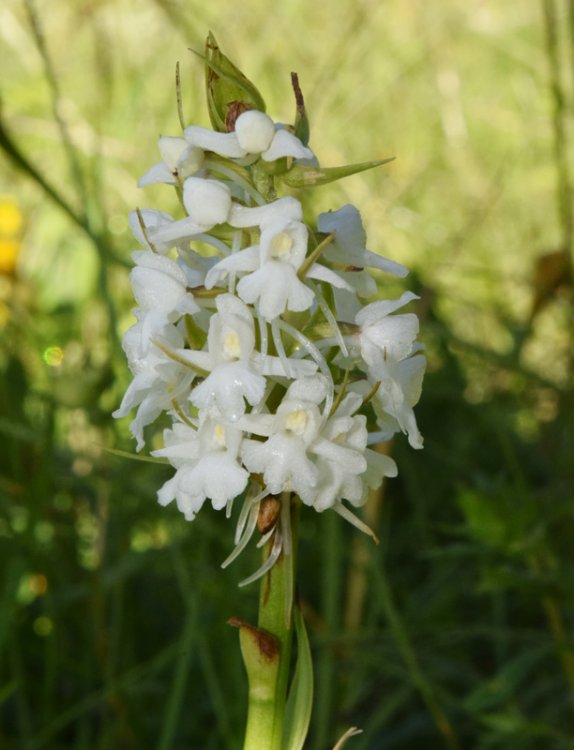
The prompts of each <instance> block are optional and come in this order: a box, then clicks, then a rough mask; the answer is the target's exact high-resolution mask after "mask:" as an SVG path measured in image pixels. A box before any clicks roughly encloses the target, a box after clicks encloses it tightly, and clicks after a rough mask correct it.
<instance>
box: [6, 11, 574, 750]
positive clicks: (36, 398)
mask: <svg viewBox="0 0 574 750" xmlns="http://www.w3.org/2000/svg"><path fill="white" fill-rule="evenodd" d="M209 29H211V30H212V31H213V32H214V34H215V36H216V37H217V39H218V41H219V43H220V45H221V47H222V49H223V50H224V51H225V52H226V53H227V54H228V55H229V56H230V57H231V58H232V59H233V60H234V61H236V62H237V63H238V64H239V66H240V67H241V68H242V69H243V70H244V72H245V73H246V74H247V75H248V76H249V77H250V78H251V79H252V80H253V81H254V82H255V83H256V84H257V86H258V88H259V89H260V91H261V92H262V93H263V95H264V97H265V99H266V101H267V103H268V111H269V112H270V114H271V115H272V116H273V117H274V118H275V119H278V120H284V121H289V120H292V117H293V113H294V103H293V100H292V92H291V90H290V82H289V73H290V72H291V71H292V70H294V71H297V72H298V73H299V78H300V83H301V86H302V89H303V92H304V94H305V98H306V103H307V108H308V112H309V115H310V119H311V146H312V148H313V150H314V151H315V152H316V153H317V154H318V156H319V158H320V160H321V162H322V164H323V165H325V166H334V165H337V164H343V163H350V162H357V161H364V160H367V159H371V158H377V157H386V156H390V155H396V156H397V157H398V158H397V160H396V161H395V162H393V163H392V164H391V165H390V166H386V167H383V168H382V169H381V170H379V171H376V170H375V171H374V172H369V173H365V174H361V175H357V176H354V177H351V178H349V179H347V180H345V181H343V182H340V183H337V184H335V185H330V186H326V187H323V188H320V189H318V190H317V191H316V192H314V193H313V195H312V200H313V206H314V210H315V211H316V212H317V213H318V212H319V211H323V210H326V209H329V208H338V207H339V206H340V205H342V204H343V203H344V202H349V201H350V202H352V203H355V204H356V205H357V206H358V207H359V208H360V209H361V211H362V213H363V217H364V220H365V225H366V227H367V231H368V235H369V247H370V249H372V250H377V251H379V252H383V253H384V254H385V255H387V256H388V257H391V258H393V259H395V260H398V261H400V262H403V263H405V264H407V265H409V267H411V268H412V273H411V275H410V277H409V279H408V280H407V284H408V288H411V289H414V290H415V291H417V292H418V293H419V294H420V296H421V300H420V304H419V314H420V316H421V320H422V338H423V339H424V341H425V344H426V347H427V353H428V359H429V372H428V376H427V379H426V383H425V388H424V391H423V397H422V400H421V402H420V404H419V407H418V412H417V414H418V421H419V426H420V428H421V430H422V432H423V434H424V436H425V450H424V451H422V452H416V453H415V452H413V451H411V450H410V449H409V448H408V446H407V445H406V440H405V439H403V438H401V439H397V440H396V442H395V443H394V444H393V446H392V451H393V454H394V456H395V458H396V459H397V461H398V463H399V467H400V476H399V478H398V479H396V480H393V481H391V482H389V483H388V485H387V486H386V487H385V488H384V494H383V495H380V496H378V497H376V498H372V499H371V501H370V504H369V505H368V506H367V507H366V509H365V513H366V516H367V518H368V519H369V521H370V522H371V523H372V524H374V525H375V526H376V530H377V533H378V535H379V536H380V538H381V540H382V543H381V545H380V546H379V547H378V548H374V547H373V546H372V544H371V543H370V542H367V541H366V540H363V539H360V538H358V536H359V535H358V532H356V531H355V530H354V529H352V528H347V527H346V526H344V524H342V523H340V519H338V517H336V516H335V514H329V513H326V514H323V515H321V516H318V515H316V514H312V513H309V514H308V515H306V516H304V518H303V523H302V542H301V545H302V547H301V560H300V566H301V571H300V588H301V596H302V600H303V605H304V608H305V612H306V615H307V621H308V623H309V630H310V637H311V642H312V647H313V653H314V658H315V664H316V678H317V690H316V706H315V710H314V717H313V723H312V733H311V737H310V740H309V743H308V746H307V747H308V748H309V750H327V748H331V747H333V745H334V744H335V742H336V740H337V738H338V737H339V736H340V735H341V734H342V732H343V731H344V730H345V729H346V728H347V727H348V726H350V725H356V726H360V727H362V728H363V730H364V732H363V734H362V735H360V736H357V737H355V738H353V739H352V740H350V741H349V745H348V747H349V748H354V749H356V750H367V749H369V750H375V749H377V750H379V749H383V750H391V749H405V750H410V749H411V748H412V749H414V748H422V747H424V748H429V749H430V750H433V749H434V748H450V749H451V750H453V749H455V748H460V750H463V749H464V750H467V749H469V748H473V749H474V748H476V749H480V750H483V749H484V750H486V749H487V748H488V749H490V748H493V749H494V748H505V749H506V748H508V749H509V750H514V749H515V748H521V750H528V749H530V748H532V749H533V750H540V749H545V748H553V749H554V748H556V749H558V750H561V749H567V748H572V747H574V700H573V696H574V643H573V640H572V627H573V617H574V611H573V603H574V567H573V563H574V557H573V555H572V550H573V548H574V523H573V512H574V460H573V459H574V435H573V426H574V425H573V411H574V399H573V395H574V390H573V382H574V379H573V373H574V357H573V351H574V349H573V343H574V341H573V339H574V326H573V305H572V250H573V246H572V231H573V228H572V200H571V199H572V174H573V162H572V156H573V154H572V148H573V145H572V139H573V138H574V85H573V82H574V2H572V0H570V1H569V0H541V1H540V2H536V1H535V0H532V2H510V1H509V0H503V1H500V0H466V2H464V3H461V2H458V0H441V2H440V3H436V2H435V3H430V2H425V0H336V1H335V2H333V3H331V4H317V5H312V4H310V3H308V2H304V1H303V0H284V2H283V3H281V4H276V5H275V4H274V5H271V4H268V3H263V2H261V0H243V2H241V3H226V2H224V1H223V0H210V2H209V3H201V4H200V3H199V2H197V1H196V0H188V1H187V2H180V1H179V0H171V1H170V0H139V2H133V0H132V1H130V0H73V1H71V0H50V3H41V2H39V1H38V0H37V1H36V2H34V1H33V0H3V3H2V5H1V6H0V59H1V61H2V65H1V69H0V76H1V78H0V94H1V118H0V148H1V153H0V164H1V166H2V171H1V173H0V576H1V580H2V587H1V591H0V597H1V600H0V747H1V748H7V749H8V748H10V749H12V748H13V749H14V750H16V749H17V750H39V749H40V748H45V749H46V750H50V749H53V750H64V748H78V750H80V749H85V750H88V749H89V750H94V749H95V748H97V749H98V750H105V749H107V750H115V749H116V748H122V749H123V748H127V749H128V750H131V749H132V748H141V747H154V748H158V750H171V749H173V750H176V749H177V750H180V749H182V748H206V749H209V748H213V749H214V750H215V749H219V748H221V749H223V750H235V749H236V748H239V747H240V746H241V737H242V731H243V720H244V718H243V717H244V711H245V701H246V695H245V684H244V683H245V680H244V675H243V667H242V665H241V661H240V657H239V653H238V648H237V633H236V632H235V631H233V630H231V629H230V628H229V627H228V626H227V625H226V624H225V623H226V620H227V619H228V618H229V617H230V616H232V615H236V616H239V617H243V618H244V619H247V620H249V619H250V618H251V619H253V618H254V616H255V614H254V613H255V610H256V598H257V591H256V586H252V587H251V588H248V589H247V590H239V589H238V588H237V582H238V581H239V580H241V578H243V577H244V576H245V575H246V574H248V573H249V572H251V571H252V570H253V569H254V568H255V567H256V565H257V564H258V563H257V559H256V552H255V551H251V552H247V553H244V554H243V556H242V557H241V558H240V560H239V561H238V562H237V563H235V564H234V565H233V566H232V567H231V568H229V569H227V570H225V571H221V570H220V568H219V565H220V563H221V561H222V560H223V559H225V557H226V556H227V554H228V552H229V550H230V549H231V546H232V531H233V528H232V524H230V522H229V521H226V519H225V518H224V517H223V514H219V515H218V514H216V513H215V512H213V511H211V510H210V509H209V508H207V507H206V508H205V510H204V511H203V512H202V513H201V514H200V516H199V517H198V518H197V519H196V520H195V521H194V522H193V524H186V523H185V521H183V520H182V518H181V517H180V516H179V515H178V513H177V511H176V510H175V509H173V508H168V509H160V508H159V507H158V506H157V504H156V501H155V491H156V489H157V488H158V487H159V486H160V484H161V483H163V481H165V479H166V478H167V476H168V473H167V472H166V470H165V468H163V467H161V466H153V465H151V464H147V463H142V462H136V461H130V460H127V459H120V458H117V457H115V456H114V455H112V454H110V453H107V452H106V451H105V448H106V447H112V448H116V449H124V450H129V451H132V450H133V444H132V442H131V440H130V438H129V435H128V429H127V424H128V422H129V420H123V421H122V423H120V424H116V423H113V421H112V420H111V418H110V413H111V412H112V411H113V409H115V408H117V405H118V404H119V402H120V399H121V395H122V392H123V391H124V390H125V387H126V385H127V383H128V382H129V373H128V372H127V367H126V364H125V361H124V358H123V355H122V353H121V350H120V341H121V335H122V334H123V332H124V331H125V329H126V328H127V327H128V326H129V325H130V321H131V316H130V307H131V306H132V304H133V302H132V299H131V293H130V290H129V283H128V272H129V267H130V253H131V251H132V250H133V249H135V243H134V242H133V240H132V239H131V237H130V234H129V231H128V229H127V215H128V213H129V211H130V210H132V209H133V208H134V207H135V206H141V207H157V208H167V209H168V210H169V207H170V205H169V203H166V200H167V198H166V196H167V195H168V193H167V192H166V191H165V189H164V188H162V187H154V188H147V189H146V191H145V192H141V191H138V189H137V188H136V181H137V178H138V177H139V176H140V175H141V174H143V172H144V171H145V170H146V169H147V168H148V167H149V166H150V165H151V164H153V163H154V162H155V161H157V151H156V140H157V137H158V136H159V135H160V134H165V135H169V134H178V132H179V127H178V120H177V110H176V104H175V94H174V83H173V81H174V69H175V64H176V61H178V60H179V61H180V64H181V66H182V86H183V95H184V109H185V113H186V117H187V118H188V119H189V122H190V123H192V122H193V123H195V124H200V125H208V124H209V123H208V118H207V112H206V108H205V105H204V94H203V71H202V67H201V63H200V61H198V59H197V58H195V57H194V56H193V55H192V54H191V53H190V52H189V51H188V48H190V47H191V48H194V49H202V47H203V41H204V38H205V35H206V33H207V31H208V30H209ZM383 283H384V282H383ZM382 291H383V292H388V288H385V287H384V286H383V288H382Z"/></svg>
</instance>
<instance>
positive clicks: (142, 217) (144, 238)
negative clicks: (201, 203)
mask: <svg viewBox="0 0 574 750" xmlns="http://www.w3.org/2000/svg"><path fill="white" fill-rule="evenodd" d="M173 223H174V218H173V216H170V215H169V214H167V213H165V211H156V210H155V209H152V208H142V209H140V210H139V216H138V211H131V213H130V215H129V224H130V229H131V230H132V232H133V235H134V237H135V238H136V240H137V241H138V242H139V244H140V245H141V246H142V247H145V248H146V250H155V251H156V252H158V253H160V254H161V255H165V254H166V253H167V252H169V250H170V249H171V248H172V247H173V242H168V243H161V242H153V243H151V244H150V237H151V236H152V235H153V233H154V231H156V230H158V229H162V228H163V229H165V228H167V227H169V226H170V225H172V224H173ZM142 224H143V227H142ZM144 230H145V231H144ZM152 245H153V247H152Z"/></svg>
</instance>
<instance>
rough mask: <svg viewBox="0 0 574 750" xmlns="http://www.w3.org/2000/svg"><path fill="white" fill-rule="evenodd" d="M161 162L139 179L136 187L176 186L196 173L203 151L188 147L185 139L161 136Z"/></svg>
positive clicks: (200, 165)
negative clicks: (160, 184) (164, 184)
mask: <svg viewBox="0 0 574 750" xmlns="http://www.w3.org/2000/svg"><path fill="white" fill-rule="evenodd" d="M159 151H160V154H161V159H162V160H161V161H160V162H158V163H157V164H154V165H153V167H151V168H150V169H148V171H147V172H146V173H145V174H144V175H143V176H142V177H140V179H139V181H138V187H144V186H145V185H153V184H155V183H158V182H164V183H166V184H168V185H177V184H178V182H180V181H181V180H184V179H185V178H186V177H189V176H190V175H192V174H195V173H196V172H198V171H199V170H200V169H201V167H202V165H203V151H202V150H201V149H200V148H197V147H195V146H190V145H189V143H188V142H187V141H186V140H185V138H175V137H173V136H162V137H161V138H160V139H159Z"/></svg>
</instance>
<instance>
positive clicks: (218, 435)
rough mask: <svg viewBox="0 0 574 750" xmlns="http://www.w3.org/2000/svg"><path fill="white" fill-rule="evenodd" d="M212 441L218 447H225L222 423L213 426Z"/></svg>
mask: <svg viewBox="0 0 574 750" xmlns="http://www.w3.org/2000/svg"><path fill="white" fill-rule="evenodd" d="M213 442H214V443H215V445H216V446H217V447H218V448H225V447H226V445H225V427H224V426H223V425H222V424H216V425H215V427H214V428H213Z"/></svg>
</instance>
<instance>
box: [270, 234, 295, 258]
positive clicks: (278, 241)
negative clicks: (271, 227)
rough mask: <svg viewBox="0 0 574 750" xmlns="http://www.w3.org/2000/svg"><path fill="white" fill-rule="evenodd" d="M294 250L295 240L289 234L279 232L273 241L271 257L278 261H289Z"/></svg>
mask: <svg viewBox="0 0 574 750" xmlns="http://www.w3.org/2000/svg"><path fill="white" fill-rule="evenodd" d="M292 249H293V240H292V238H291V237H290V236H289V235H288V234H287V232H279V234H276V235H275V237H273V239H272V240H271V247H270V250H271V257H272V258H277V259H278V260H289V258H290V256H291V250H292Z"/></svg>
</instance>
